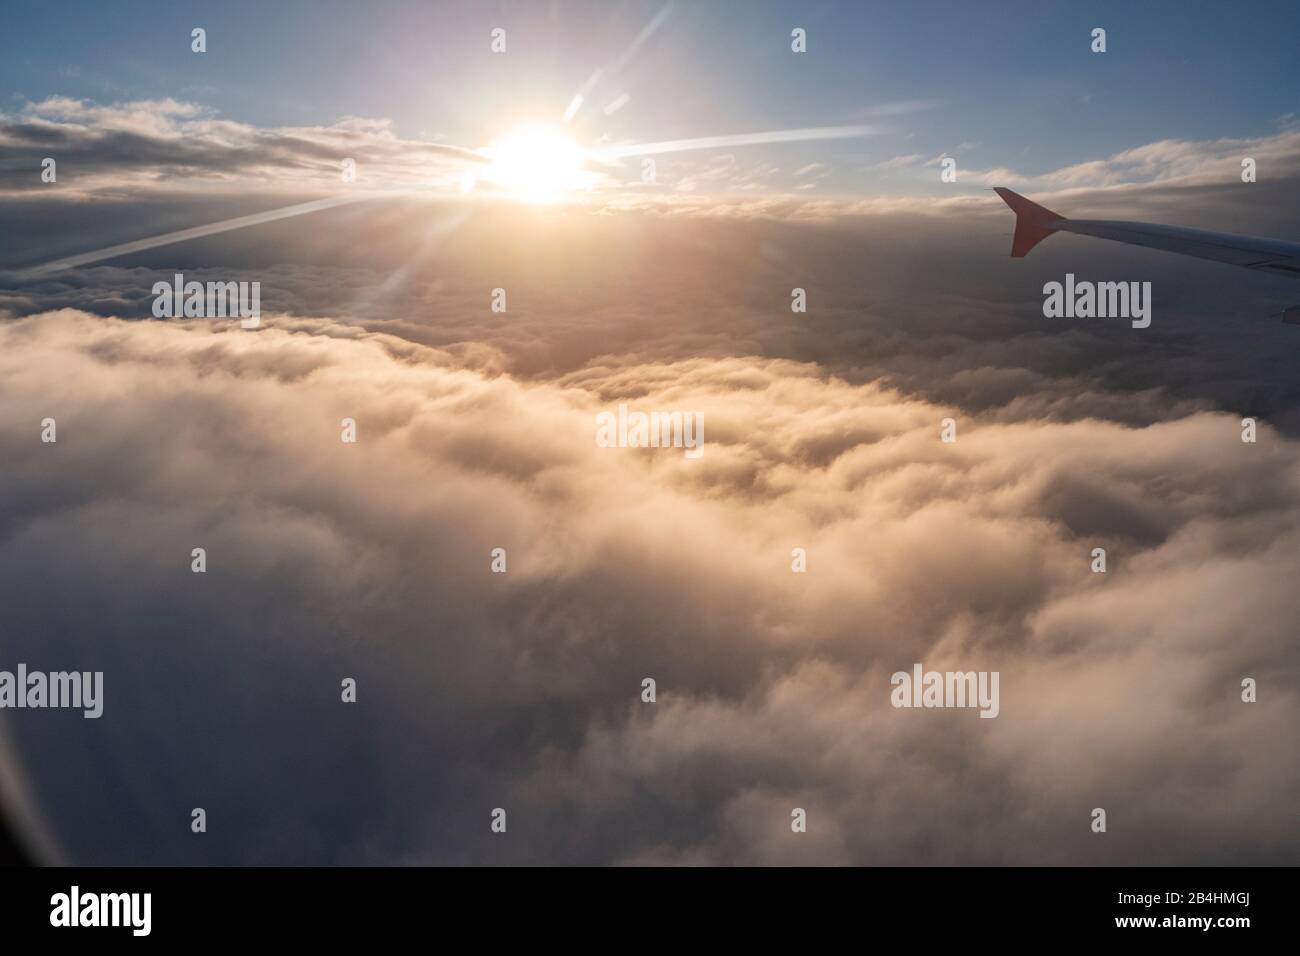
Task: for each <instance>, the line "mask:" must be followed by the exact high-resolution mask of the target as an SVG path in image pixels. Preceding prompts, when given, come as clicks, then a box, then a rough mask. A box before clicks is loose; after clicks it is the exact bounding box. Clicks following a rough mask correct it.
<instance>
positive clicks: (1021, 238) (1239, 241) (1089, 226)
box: [993, 186, 1300, 279]
mask: <svg viewBox="0 0 1300 956" xmlns="http://www.w3.org/2000/svg"><path fill="white" fill-rule="evenodd" d="M993 191H994V192H995V193H997V194H998V195H999V196H1001V197H1002V199H1003V201H1004V202H1005V203H1006V204H1007V205H1008V206H1010V207H1011V211H1012V212H1014V213H1015V214H1016V235H1015V238H1014V239H1013V240H1012V242H1011V255H1012V257H1013V258H1016V259H1019V258H1020V257H1022V256H1024V255H1025V254H1026V253H1028V252H1029V250H1030V249H1032V248H1033V247H1034V246H1036V245H1038V243H1040V242H1042V241H1043V240H1044V239H1046V238H1047V237H1048V236H1050V235H1051V234H1052V233H1054V232H1073V233H1076V234H1077V235H1080V236H1095V237H1097V238H1098V239H1111V240H1113V241H1115V242H1127V243H1128V244H1129V245H1134V246H1146V247H1147V248H1148V249H1163V250H1164V251H1165V252H1177V253H1179V254H1180V255H1184V256H1196V257H1197V258H1198V259H1212V260H1214V261H1215V262H1226V263H1228V264H1229V265H1234V266H1242V267H1243V268H1246V269H1257V270H1259V271H1261V272H1271V273H1273V274H1275V275H1285V276H1290V277H1291V278H1293V279H1300V243H1295V242H1282V241H1280V240H1277V239H1258V238H1255V237H1254V236H1234V235H1232V234H1230V233H1226V232H1206V231H1205V230H1203V229H1186V228H1184V227H1182V226H1159V225H1156V224H1155V223H1150V222H1122V221H1119V220H1114V219H1066V218H1065V217H1064V216H1062V215H1060V214H1058V213H1054V212H1052V211H1051V210H1050V209H1045V208H1043V207H1042V206H1040V205H1038V203H1035V202H1030V201H1029V200H1028V199H1026V198H1025V197H1024V196H1021V195H1020V194H1019V193H1014V192H1012V191H1011V190H1010V189H1007V188H1005V187H1003V186H995V187H993Z"/></svg>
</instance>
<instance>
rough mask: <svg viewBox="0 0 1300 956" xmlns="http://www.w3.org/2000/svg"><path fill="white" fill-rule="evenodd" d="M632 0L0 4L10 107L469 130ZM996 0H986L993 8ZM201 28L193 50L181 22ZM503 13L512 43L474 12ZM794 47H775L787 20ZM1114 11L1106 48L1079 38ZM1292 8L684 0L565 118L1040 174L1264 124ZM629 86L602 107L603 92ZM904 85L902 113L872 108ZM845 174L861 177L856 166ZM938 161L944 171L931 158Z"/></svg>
mask: <svg viewBox="0 0 1300 956" xmlns="http://www.w3.org/2000/svg"><path fill="white" fill-rule="evenodd" d="M663 6H664V4H663V3H662V2H660V0H652V2H625V3H612V2H605V3H573V2H562V0H557V2H555V3H551V4H546V3H542V2H533V3H516V4H511V3H505V4H499V5H498V4H487V3H468V2H466V3H429V2H409V3H406V2H392V3H385V2H374V3H364V4H360V3H333V2H326V3H310V4H308V3H289V2H282V3H265V2H251V3H249V2H239V0H235V2H227V3H222V4H191V3H136V4H103V3H65V4H60V5H59V8H58V12H57V13H55V12H53V11H52V8H50V7H49V6H48V5H47V4H44V3H36V2H31V3H29V2H25V0H18V2H14V0H8V2H6V4H5V7H4V12H3V13H2V14H0V17H3V21H4V29H3V30H2V31H0V90H4V91H6V93H5V99H4V102H5V107H4V108H5V109H9V110H12V109H14V108H17V107H18V106H20V105H21V103H22V102H23V101H24V100H39V99H42V98H44V97H47V96H51V95H64V96H71V97H77V98H84V99H88V100H92V101H94V102H97V103H112V102H120V101H127V100H139V99H154V98H161V97H174V98H176V99H180V100H185V101H189V102H195V103H199V104H202V105H203V106H205V107H208V108H210V109H211V110H213V111H214V112H215V113H216V114H217V115H219V116H222V117H224V118H228V119H233V120H238V121H240V122H246V123H251V124H255V125H259V126H308V125H323V124H329V123H332V122H334V121H335V120H337V119H339V118H340V117H344V116H363V117H388V118H391V119H392V120H393V121H394V122H395V126H396V131H397V133H398V134H399V135H401V136H404V137H418V138H435V139H438V140H441V141H446V142H452V143H458V144H462V145H468V146H478V145H481V144H483V143H485V142H487V141H488V140H490V139H491V138H492V137H493V136H494V135H497V134H499V133H500V132H501V131H502V130H504V129H506V128H508V127H510V126H511V125H513V124H515V123H517V122H518V121H520V120H525V119H535V118H545V119H558V118H559V117H560V115H561V114H562V113H563V111H564V108H565V106H566V105H567V103H568V101H569V100H570V98H571V97H572V95H573V93H574V92H575V91H576V90H578V89H579V88H580V87H582V86H583V84H584V83H585V82H586V81H587V80H588V78H589V77H590V75H591V73H592V71H593V70H595V69H597V68H604V69H605V70H606V71H608V70H609V68H610V67H611V66H612V65H613V64H614V63H615V62H616V61H617V60H618V59H619V58H620V56H621V54H622V53H623V52H624V51H625V50H626V49H627V47H628V45H629V44H630V43H631V42H632V39H633V38H634V37H635V36H636V34H637V33H638V31H640V30H641V28H642V27H643V26H644V25H645V24H646V23H647V22H649V21H650V20H651V19H652V18H653V17H654V16H655V14H656V13H657V12H659V11H660V10H661V9H662V8H663ZM995 6H996V9H994V7H995ZM194 26H203V27H204V28H205V29H206V30H207V31H208V50H209V52H208V53H207V54H205V55H203V56H198V55H195V54H193V53H191V52H190V49H189V31H190V29H191V28H192V27H194ZM495 26H501V27H504V28H505V29H506V30H507V31H508V32H507V37H508V53H507V54H506V55H504V56H500V55H493V54H492V53H491V52H490V51H489V48H488V44H489V31H490V30H491V29H492V28H493V27H495ZM795 26H799V27H803V28H804V29H806V30H807V31H808V47H809V50H808V53H806V54H804V55H795V54H793V53H791V52H790V41H789V34H790V29H791V28H792V27H795ZM1096 26H1101V27H1104V28H1105V29H1106V30H1107V34H1108V37H1107V39H1108V48H1109V49H1108V52H1106V53H1105V54H1094V53H1092V52H1091V51H1090V49H1089V43H1090V36H1089V34H1090V31H1091V30H1092V28H1093V27H1096ZM1298 28H1300V4H1295V3H1284V2H1275V3H1264V4H1233V5H1229V4H1225V3H1211V2H1205V3H1200V2H1196V3H1192V2H1184V3H1141V4H1133V3H1077V2H1076V3H1063V2H1062V3H1052V2H1045V0H1038V2H1032V3H1023V4H1013V3H1006V4H997V5H992V4H971V3H924V2H908V3H902V2H894V3H864V2H848V3H822V4H816V3H807V4H799V3H776V2H758V3H755V2H747V3H744V4H723V3H704V4H687V3H683V2H681V0H678V2H676V3H674V4H673V8H672V10H671V11H670V12H669V15H668V16H667V18H666V19H665V21H664V22H663V25H662V27H661V29H659V30H658V32H657V33H656V34H655V35H654V36H653V37H651V38H650V39H649V40H648V41H647V42H646V43H645V44H644V45H643V46H642V47H641V49H640V50H639V51H638V52H637V54H636V55H635V56H634V57H632V58H631V59H630V60H629V62H628V63H627V66H626V67H625V68H624V69H623V70H622V71H620V72H619V73H618V74H617V75H613V76H611V75H609V74H608V72H607V73H606V75H605V76H604V77H603V78H602V80H601V82H600V84H599V85H598V86H597V87H596V89H595V90H594V91H593V95H592V97H591V105H592V106H593V107H594V108H593V109H591V110H590V111H589V112H588V113H587V114H586V115H585V116H583V117H580V118H579V120H578V122H577V124H576V128H575V132H576V133H579V134H580V135H581V137H582V138H585V139H588V140H591V139H594V138H596V137H597V136H599V135H602V134H604V135H608V136H610V137H611V138H613V139H617V140H633V141H655V140H662V139H671V138H678V137H696V136H708V135H714V134H725V133H736V132H748V131H752V130H765V129H789V128H798V127H810V126H827V125H839V124H846V123H872V124H876V125H880V126H883V127H884V128H885V132H884V133H883V134H882V135H879V136H875V137H871V138H867V139H862V140H852V141H838V142H835V143H829V144H828V143H820V144H818V143H811V144H808V143H805V144H796V145H783V146H774V147H757V148H751V150H750V152H748V153H747V154H746V159H747V160H754V161H756V160H758V159H761V160H763V161H766V162H771V163H774V164H779V165H782V166H785V167H786V168H787V169H790V168H795V167H796V166H798V165H801V164H803V163H808V162H815V161H828V162H829V163H830V164H831V165H832V166H834V167H835V170H836V175H837V176H838V177H841V179H840V180H839V183H838V184H839V185H841V186H846V187H848V188H865V187H866V186H867V185H869V182H871V181H879V180H880V178H881V177H880V175H879V174H876V175H873V176H871V177H869V178H868V177H865V175H864V174H863V173H862V170H864V169H867V168H869V167H870V165H871V164H874V163H878V162H882V161H885V160H888V159H890V158H891V157H895V156H899V155H905V154H920V155H924V156H933V155H938V154H939V153H942V152H945V151H952V150H956V149H958V147H959V146H961V144H967V146H966V149H965V150H964V151H962V152H961V153H959V155H961V161H962V163H963V164H966V165H968V166H969V165H973V166H974V167H978V168H984V169H987V168H997V167H1009V168H1013V169H1016V170H1022V171H1026V172H1030V173H1042V172H1045V171H1048V170H1051V169H1055V168H1058V167H1061V166H1064V165H1068V164H1071V163H1077V162H1082V161H1085V160H1090V159H1098V158H1102V157H1105V156H1108V155H1111V154H1113V153H1115V152H1117V151H1120V150H1123V149H1128V148H1132V147H1135V146H1140V145H1143V144H1145V143H1149V142H1153V141H1157V140H1161V139H1166V138H1178V139H1189V140H1204V139H1214V138H1218V137H1239V136H1259V135H1264V134H1267V133H1268V132H1270V131H1271V130H1274V129H1275V128H1276V126H1277V123H1278V118H1279V117H1280V116H1283V115H1285V114H1287V113H1290V112H1292V111H1294V110H1295V108H1296V103H1297V100H1298V97H1297V92H1300V82H1298V80H1297V77H1298V75H1300V71H1298V70H1297V69H1296V66H1295V60H1296V53H1295V49H1296V46H1295V43H1296V38H1297V36H1298V35H1300V29H1298ZM624 93H626V94H627V95H628V96H629V97H630V100H629V101H628V104H627V106H626V107H625V108H623V109H622V110H620V111H619V112H617V113H615V114H614V115H613V116H609V117H607V116H605V115H604V114H603V113H602V112H601V111H600V109H599V107H600V106H601V105H604V104H607V103H608V102H610V101H611V100H613V99H614V98H615V97H617V96H619V95H621V94H624ZM898 104H908V106H907V107H903V108H901V109H902V111H900V112H892V113H891V112H890V110H889V109H887V110H886V114H887V115H886V116H884V117H881V116H878V115H875V114H874V113H873V111H877V110H879V109H880V108H881V107H886V108H889V107H894V108H895V109H899V107H898ZM855 177H856V178H855ZM934 178H936V179H937V177H934Z"/></svg>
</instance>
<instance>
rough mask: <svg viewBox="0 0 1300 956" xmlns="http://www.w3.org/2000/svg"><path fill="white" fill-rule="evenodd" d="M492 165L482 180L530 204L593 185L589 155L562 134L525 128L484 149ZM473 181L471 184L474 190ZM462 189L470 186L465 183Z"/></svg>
mask: <svg viewBox="0 0 1300 956" xmlns="http://www.w3.org/2000/svg"><path fill="white" fill-rule="evenodd" d="M482 152H483V153H484V155H486V156H487V158H488V165H487V166H486V167H485V168H484V169H483V170H481V171H480V172H479V175H478V178H479V179H481V180H484V181H486V182H490V183H493V184H494V185H496V186H497V187H499V188H500V189H502V190H504V191H505V192H506V193H508V194H510V195H511V196H513V197H515V198H516V199H522V200H524V201H526V202H555V201H556V200H558V199H560V198H562V197H563V196H564V195H565V194H566V193H571V192H573V191H575V190H579V189H583V188H585V187H586V186H587V185H589V182H588V180H589V176H588V174H587V170H586V162H587V154H586V152H585V151H584V150H583V149H582V148H581V147H579V146H578V144H577V143H575V142H574V141H573V140H572V139H570V138H569V137H568V136H566V135H565V134H564V133H563V132H562V131H560V130H559V129H556V128H554V127H550V126H544V125H541V124H536V123H533V124H529V125H526V126H521V127H519V128H517V129H515V130H512V131H511V132H510V133H508V134H506V135H505V136H503V137H501V138H500V139H498V140H496V141H494V142H493V143H492V145H491V146H488V147H486V148H485V149H483V150H482ZM473 186H474V183H473V182H470V183H468V189H472V188H473ZM461 188H462V189H466V191H468V189H467V188H466V184H465V183H462V187H461Z"/></svg>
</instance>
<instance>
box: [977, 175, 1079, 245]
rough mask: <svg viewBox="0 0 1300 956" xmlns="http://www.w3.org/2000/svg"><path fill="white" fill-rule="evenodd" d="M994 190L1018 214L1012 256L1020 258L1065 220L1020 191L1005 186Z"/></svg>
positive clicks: (995, 187) (1012, 241)
mask: <svg viewBox="0 0 1300 956" xmlns="http://www.w3.org/2000/svg"><path fill="white" fill-rule="evenodd" d="M993 191H994V192H995V193H997V194H998V195H999V196H1001V197H1002V201H1003V202H1005V203H1006V204H1007V205H1008V206H1010V207H1011V211H1012V212H1014V213H1015V214H1016V237H1015V238H1014V239H1012V240H1011V258H1013V259H1019V258H1021V257H1022V256H1024V255H1025V254H1026V253H1027V252H1029V250H1030V249H1032V248H1034V246H1036V245H1038V244H1039V243H1040V242H1042V241H1043V240H1044V239H1046V238H1047V237H1048V236H1050V235H1051V234H1052V233H1054V232H1056V228H1054V227H1055V226H1056V225H1057V223H1060V222H1063V221H1064V220H1065V217H1064V216H1059V215H1057V214H1056V213H1054V212H1052V210H1050V209H1044V208H1043V207H1042V206H1040V205H1038V203H1036V202H1030V201H1029V200H1028V199H1026V198H1025V197H1024V196H1022V195H1020V194H1019V193H1013V192H1012V191H1011V190H1010V189H1007V188H1006V187H1005V186H994V187H993Z"/></svg>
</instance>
